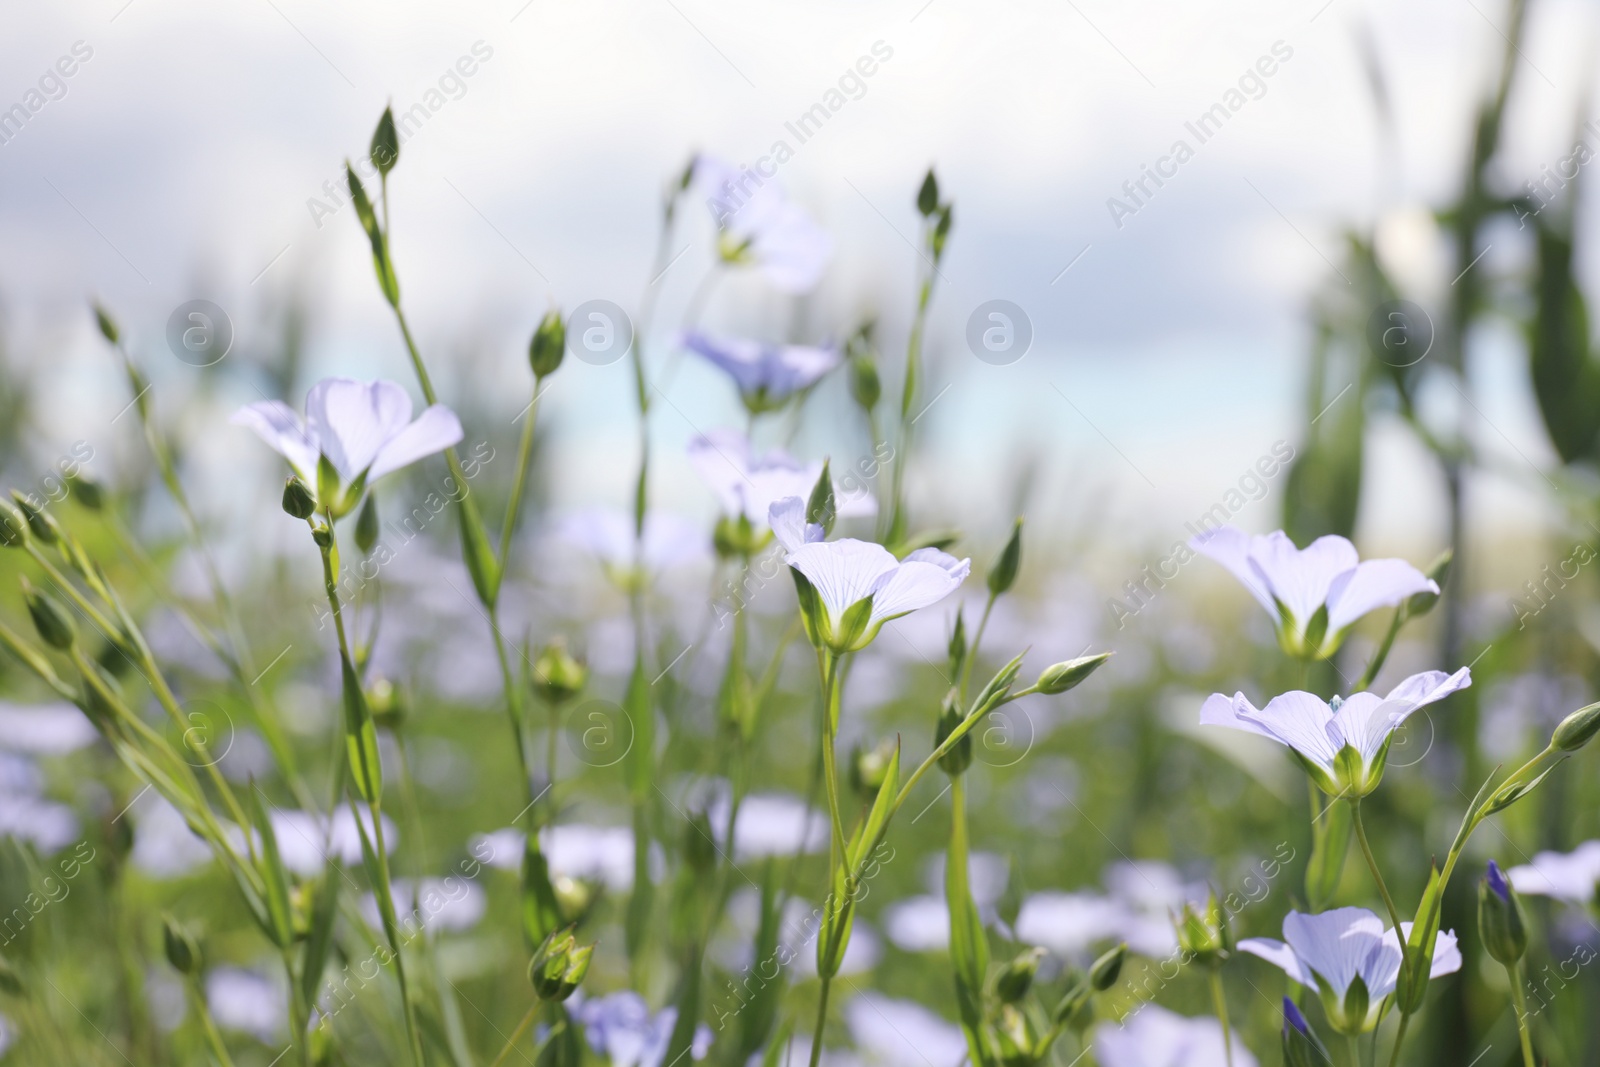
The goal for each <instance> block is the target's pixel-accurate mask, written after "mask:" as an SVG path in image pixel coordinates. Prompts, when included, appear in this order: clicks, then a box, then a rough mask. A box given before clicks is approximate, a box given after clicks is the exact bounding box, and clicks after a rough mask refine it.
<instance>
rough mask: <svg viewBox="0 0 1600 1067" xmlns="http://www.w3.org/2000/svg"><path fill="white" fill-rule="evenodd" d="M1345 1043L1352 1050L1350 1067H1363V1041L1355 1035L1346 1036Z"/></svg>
mask: <svg viewBox="0 0 1600 1067" xmlns="http://www.w3.org/2000/svg"><path fill="white" fill-rule="evenodd" d="M1344 1039H1345V1042H1346V1043H1347V1044H1348V1046H1349V1049H1350V1067H1361V1041H1360V1039H1359V1038H1357V1037H1356V1035H1355V1034H1346V1035H1345V1036H1344Z"/></svg>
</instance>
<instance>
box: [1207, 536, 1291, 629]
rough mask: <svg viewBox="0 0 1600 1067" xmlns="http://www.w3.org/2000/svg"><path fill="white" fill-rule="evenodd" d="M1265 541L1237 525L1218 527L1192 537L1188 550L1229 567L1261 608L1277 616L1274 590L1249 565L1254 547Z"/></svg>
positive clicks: (1230, 571)
mask: <svg viewBox="0 0 1600 1067" xmlns="http://www.w3.org/2000/svg"><path fill="white" fill-rule="evenodd" d="M1264 540H1265V538H1261V537H1251V536H1250V535H1249V534H1247V533H1245V532H1244V531H1243V530H1241V529H1239V528H1237V527H1235V526H1219V527H1218V528H1217V529H1215V530H1211V531H1209V532H1207V533H1204V534H1201V535H1200V536H1198V537H1192V538H1190V539H1189V547H1190V548H1192V549H1194V550H1195V551H1196V552H1198V553H1200V554H1201V555H1202V556H1209V557H1211V558H1212V559H1214V560H1216V561H1217V562H1218V563H1220V564H1222V565H1223V566H1224V567H1226V568H1227V570H1228V573H1229V574H1232V575H1233V576H1234V577H1235V578H1237V579H1239V581H1240V582H1242V583H1243V584H1244V587H1245V588H1246V589H1248V590H1250V595H1251V596H1253V597H1255V598H1256V601H1257V602H1258V603H1260V605H1261V606H1262V607H1264V608H1266V609H1267V610H1268V611H1270V612H1272V613H1273V614H1274V615H1276V614H1277V613H1278V609H1277V606H1276V605H1274V604H1273V602H1272V590H1271V589H1270V588H1268V586H1267V584H1266V582H1264V581H1262V580H1261V575H1260V574H1258V573H1257V572H1256V569H1255V568H1254V567H1252V566H1251V565H1250V547H1251V545H1252V544H1253V543H1254V542H1257V541H1264Z"/></svg>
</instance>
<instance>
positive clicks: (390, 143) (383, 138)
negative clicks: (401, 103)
mask: <svg viewBox="0 0 1600 1067" xmlns="http://www.w3.org/2000/svg"><path fill="white" fill-rule="evenodd" d="M367 154H368V155H369V156H370V157H371V159H372V165H373V166H374V167H377V168H378V173H379V174H380V175H382V176H384V177H387V176H388V174H389V172H390V171H391V170H393V169H394V165H395V164H396V163H398V162H400V138H399V136H398V135H397V134H396V133H395V129H394V110H393V109H392V108H388V107H386V108H384V109H383V114H382V115H381V116H379V118H378V127H377V129H375V130H373V131H372V145H371V146H370V148H369V149H368V152H367Z"/></svg>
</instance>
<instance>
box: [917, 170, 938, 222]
mask: <svg viewBox="0 0 1600 1067" xmlns="http://www.w3.org/2000/svg"><path fill="white" fill-rule="evenodd" d="M917 210H918V211H919V212H921V213H922V217H923V218H927V217H928V216H930V215H932V214H933V213H934V212H935V211H938V210H939V179H938V178H935V177H934V176H933V168H932V167H929V168H928V176H927V177H926V178H923V179H922V186H921V188H919V189H918V190H917Z"/></svg>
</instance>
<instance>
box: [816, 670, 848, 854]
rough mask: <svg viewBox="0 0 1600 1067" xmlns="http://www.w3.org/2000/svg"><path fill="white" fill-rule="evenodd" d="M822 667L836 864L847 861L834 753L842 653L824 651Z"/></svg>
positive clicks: (826, 778) (825, 762)
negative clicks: (835, 653)
mask: <svg viewBox="0 0 1600 1067" xmlns="http://www.w3.org/2000/svg"><path fill="white" fill-rule="evenodd" d="M822 667H823V669H822V687H823V693H824V694H825V699H824V702H823V708H822V714H823V729H824V732H823V735H822V777H823V782H824V784H825V786H826V788H827V791H828V816H829V818H830V819H831V820H832V822H833V847H832V850H831V856H832V860H831V862H830V864H829V866H830V867H832V868H837V867H839V866H841V865H843V864H844V863H845V862H846V855H845V842H846V838H845V836H844V819H843V818H842V817H841V816H840V814H839V771H838V767H837V766H836V761H837V756H836V754H835V753H834V743H835V741H836V738H837V734H838V731H839V695H840V693H839V690H840V684H841V682H842V680H843V679H842V677H841V672H840V670H839V657H837V656H835V655H834V654H833V653H831V652H824V653H822Z"/></svg>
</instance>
